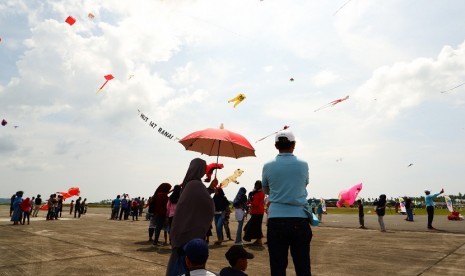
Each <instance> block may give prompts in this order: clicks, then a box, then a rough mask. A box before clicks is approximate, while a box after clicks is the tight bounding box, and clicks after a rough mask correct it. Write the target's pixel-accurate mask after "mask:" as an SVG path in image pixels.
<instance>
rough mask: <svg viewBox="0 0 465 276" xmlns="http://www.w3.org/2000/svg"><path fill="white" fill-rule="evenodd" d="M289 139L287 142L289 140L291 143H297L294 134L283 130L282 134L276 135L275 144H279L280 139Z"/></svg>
mask: <svg viewBox="0 0 465 276" xmlns="http://www.w3.org/2000/svg"><path fill="white" fill-rule="evenodd" d="M281 137H283V138H287V140H289V142H295V137H294V134H293V133H292V132H290V131H289V130H282V131H280V132H278V133H277V134H276V137H275V139H274V141H275V142H278V141H279V138H281Z"/></svg>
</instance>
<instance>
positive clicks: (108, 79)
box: [97, 75, 115, 93]
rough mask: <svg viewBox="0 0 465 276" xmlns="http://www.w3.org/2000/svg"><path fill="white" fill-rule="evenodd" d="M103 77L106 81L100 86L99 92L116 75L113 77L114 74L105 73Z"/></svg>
mask: <svg viewBox="0 0 465 276" xmlns="http://www.w3.org/2000/svg"><path fill="white" fill-rule="evenodd" d="M103 77H104V78H105V80H106V81H105V82H104V83H103V84H102V86H100V88H99V89H98V90H97V93H98V92H100V91H102V89H103V87H104V86H105V85H106V84H107V82H108V81H110V80H112V79H114V78H115V77H113V75H105V76H103Z"/></svg>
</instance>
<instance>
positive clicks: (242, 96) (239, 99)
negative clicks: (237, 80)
mask: <svg viewBox="0 0 465 276" xmlns="http://www.w3.org/2000/svg"><path fill="white" fill-rule="evenodd" d="M245 98H246V96H245V95H244V94H242V93H241V94H239V95H237V96H236V97H234V98H232V99H230V100H229V101H228V103H230V102H235V103H234V107H236V106H237V105H238V104H240V103H241V102H242V101H243V100H244V99H245Z"/></svg>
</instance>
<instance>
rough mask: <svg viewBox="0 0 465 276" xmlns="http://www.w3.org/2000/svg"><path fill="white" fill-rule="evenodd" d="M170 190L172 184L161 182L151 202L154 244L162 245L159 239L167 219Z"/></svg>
mask: <svg viewBox="0 0 465 276" xmlns="http://www.w3.org/2000/svg"><path fill="white" fill-rule="evenodd" d="M170 190H171V184H169V183H162V184H160V186H158V188H157V190H156V191H155V193H154V194H153V196H152V200H151V202H150V206H149V208H150V209H151V211H152V210H153V213H152V219H151V223H154V224H155V240H154V241H153V245H162V244H161V243H159V242H158V239H159V238H160V233H161V230H162V229H163V225H164V223H165V220H166V205H167V203H168V199H169V198H168V193H169V192H170ZM152 220H153V221H152Z"/></svg>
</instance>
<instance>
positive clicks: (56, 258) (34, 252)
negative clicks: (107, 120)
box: [0, 206, 465, 276]
mask: <svg viewBox="0 0 465 276" xmlns="http://www.w3.org/2000/svg"><path fill="white" fill-rule="evenodd" d="M7 212H8V207H7V206H0V252H1V256H2V257H1V258H0V275H81V276H82V275H112V276H113V275H128V274H137V275H164V271H165V268H166V263H167V260H168V257H169V254H170V249H169V247H153V246H152V245H151V244H150V243H148V242H147V227H148V223H147V222H146V221H136V222H132V221H112V220H108V216H109V209H102V208H91V209H89V212H88V213H87V214H86V215H85V216H83V217H82V218H81V219H73V218H71V217H70V216H69V215H64V217H63V218H62V219H61V220H58V221H45V219H44V218H34V219H33V220H32V221H31V224H30V225H24V226H23V225H19V226H13V225H11V223H10V222H9V218H8V213H7ZM41 215H44V213H43V212H42V213H41ZM415 219H416V221H415V222H406V221H404V220H403V216H386V217H385V222H386V227H387V229H388V232H387V233H381V232H379V231H378V230H377V229H378V228H377V220H376V216H374V215H368V216H366V217H365V220H366V225H367V226H368V228H369V229H368V230H362V229H358V228H357V227H358V218H357V217H356V216H353V215H327V216H324V217H323V222H322V224H321V226H320V227H315V228H313V233H314V237H313V241H312V247H311V254H312V272H313V275H465V221H459V222H455V221H454V222H451V221H447V219H446V218H445V217H444V216H437V217H436V218H435V221H434V226H435V227H437V228H439V229H441V231H434V232H431V231H427V230H426V229H425V228H426V217H424V216H416V217H415ZM235 227H236V223H234V222H231V229H232V231H233V235H234V233H235V231H234V229H235ZM264 231H266V226H264ZM214 240H215V239H214V238H213V239H212V241H214ZM210 244H212V242H211V243H210ZM230 245H232V243H231V242H227V243H225V244H223V245H221V246H214V245H211V246H210V258H209V261H208V265H207V267H208V269H210V270H212V271H215V272H218V271H219V270H220V269H221V268H222V267H224V266H226V265H227V261H226V260H225V258H224V253H225V252H226V250H227V249H228V248H229V246H230ZM246 248H247V250H249V251H251V252H253V253H254V254H255V256H256V257H255V259H253V260H251V261H250V262H249V268H248V270H247V273H248V274H249V275H251V276H254V275H269V264H268V252H267V249H266V247H261V246H251V245H246ZM288 275H294V272H293V267H292V261H291V260H290V263H289V270H288Z"/></svg>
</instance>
